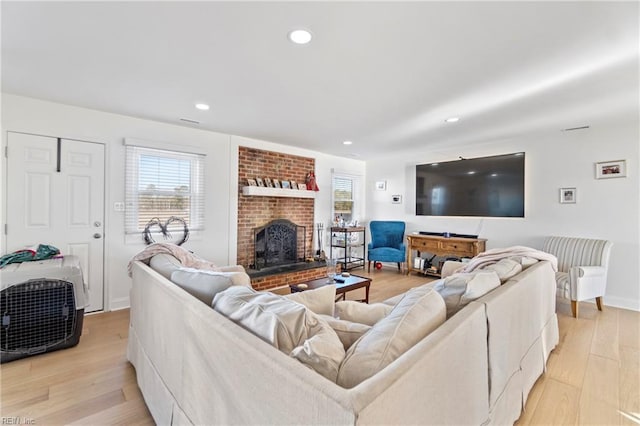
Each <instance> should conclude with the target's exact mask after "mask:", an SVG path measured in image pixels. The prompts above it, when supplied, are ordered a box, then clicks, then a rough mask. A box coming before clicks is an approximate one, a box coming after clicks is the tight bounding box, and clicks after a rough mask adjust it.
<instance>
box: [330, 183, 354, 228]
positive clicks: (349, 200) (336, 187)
mask: <svg viewBox="0 0 640 426" xmlns="http://www.w3.org/2000/svg"><path fill="white" fill-rule="evenodd" d="M353 187H354V184H353V179H351V178H347V177H341V176H334V177H333V218H334V220H336V221H338V222H339V221H340V219H342V220H344V221H345V222H351V221H352V220H353V212H354V209H353V208H354V196H353Z"/></svg>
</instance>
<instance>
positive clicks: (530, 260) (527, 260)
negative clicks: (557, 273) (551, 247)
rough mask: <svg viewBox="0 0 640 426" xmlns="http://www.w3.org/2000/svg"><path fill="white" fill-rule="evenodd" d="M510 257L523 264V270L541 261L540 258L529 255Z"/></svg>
mask: <svg viewBox="0 0 640 426" xmlns="http://www.w3.org/2000/svg"><path fill="white" fill-rule="evenodd" d="M509 259H511V260H513V261H515V262H518V263H519V264H520V265H521V266H522V270H523V271H524V270H525V269H527V268H528V267H529V266H532V265H535V264H536V263H538V262H539V260H538V259H536V258H535V257H529V256H511V257H510V258H509Z"/></svg>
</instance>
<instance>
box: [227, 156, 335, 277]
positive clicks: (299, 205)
mask: <svg viewBox="0 0 640 426" xmlns="http://www.w3.org/2000/svg"><path fill="white" fill-rule="evenodd" d="M311 170H314V171H315V159H313V158H308V157H300V156H296V155H289V154H284V153H281V152H272V151H264V150H260V149H255V148H247V147H239V152H238V192H239V195H238V251H237V253H238V264H240V265H242V266H244V267H245V269H247V272H248V273H249V275H251V276H252V278H251V284H252V285H253V287H254V288H255V289H256V290H265V289H271V288H275V287H280V286H284V285H288V284H295V283H300V282H303V281H308V280H311V279H315V278H320V277H323V276H324V272H325V271H324V268H320V267H316V268H310V269H305V270H297V271H292V272H287V271H282V270H280V271H276V272H275V273H273V274H268V275H265V274H257V275H256V274H255V273H254V272H255V268H254V265H253V264H254V251H255V235H254V233H255V231H256V230H257V229H259V228H261V227H264V226H265V225H266V224H268V223H270V222H272V221H274V220H281V219H284V220H288V221H291V222H292V223H294V224H295V225H297V226H298V227H304V228H303V229H304V234H305V235H304V238H303V240H304V245H305V247H304V250H298V252H299V253H300V252H306V254H307V257H309V256H312V255H313V253H314V252H313V217H314V206H315V200H314V199H313V198H288V197H286V198H285V197H271V196H268V197H265V196H249V195H244V194H243V193H242V187H244V186H247V179H250V178H251V179H255V178H263V179H264V178H271V179H278V180H280V181H283V180H287V181H292V180H293V181H296V182H298V183H303V182H304V181H305V177H306V175H307V173H308V172H309V171H311ZM292 191H293V190H292ZM299 229H302V228H299ZM308 266H313V265H308Z"/></svg>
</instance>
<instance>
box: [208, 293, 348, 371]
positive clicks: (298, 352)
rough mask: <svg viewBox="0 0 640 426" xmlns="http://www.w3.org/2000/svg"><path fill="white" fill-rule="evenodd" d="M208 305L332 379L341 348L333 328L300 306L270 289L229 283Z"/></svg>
mask: <svg viewBox="0 0 640 426" xmlns="http://www.w3.org/2000/svg"><path fill="white" fill-rule="evenodd" d="M212 307H213V309H214V310H216V311H217V312H219V313H221V314H223V315H225V316H226V317H227V318H229V319H230V320H231V321H233V322H235V323H236V324H238V325H240V326H242V327H243V328H245V329H246V330H248V331H250V332H252V333H253V334H255V335H256V336H258V337H260V338H261V339H262V340H264V341H266V342H268V343H270V344H271V345H273V346H274V347H276V348H278V349H279V350H280V351H282V352H284V353H286V354H287V355H291V356H293V357H294V358H296V359H298V360H299V361H300V362H302V363H303V364H305V365H307V366H308V367H310V368H312V369H314V370H315V371H317V372H318V373H320V374H322V375H323V376H325V377H327V378H328V379H329V380H332V381H335V379H336V375H337V371H338V367H339V365H340V363H341V362H342V359H343V358H344V347H343V345H342V342H340V339H339V338H338V336H337V334H336V333H335V332H334V331H333V329H332V328H331V327H330V326H329V325H328V324H327V323H326V322H324V321H322V320H321V319H320V318H319V316H317V315H316V314H314V313H313V312H312V311H310V310H309V309H307V308H306V307H305V306H304V305H302V304H300V303H296V302H294V301H292V300H288V299H286V298H284V297H282V296H279V295H277V294H274V293H270V292H257V291H255V290H253V289H251V288H248V287H240V286H232V287H229V288H228V289H226V290H224V291H222V292H220V293H218V294H217V295H216V296H215V297H214V298H213V303H212Z"/></svg>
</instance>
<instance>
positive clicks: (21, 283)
mask: <svg viewBox="0 0 640 426" xmlns="http://www.w3.org/2000/svg"><path fill="white" fill-rule="evenodd" d="M0 289H1V290H0V314H1V315H2V328H1V329H0V333H1V336H0V362H1V363H4V362H8V361H13V360H16V359H20V358H24V357H27V356H31V355H36V354H40V353H43V352H51V351H55V350H58V349H64V348H68V347H71V346H75V345H77V344H78V342H79V340H80V334H81V333H82V322H83V319H84V308H85V307H86V306H87V305H88V297H87V292H86V289H85V286H84V283H83V279H82V270H81V268H80V261H79V260H78V258H77V257H76V256H65V257H63V258H59V259H48V260H42V261H35V262H23V263H14V264H10V265H7V266H5V267H4V268H3V269H2V270H0Z"/></svg>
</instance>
